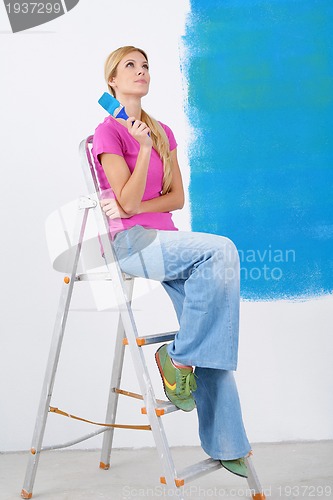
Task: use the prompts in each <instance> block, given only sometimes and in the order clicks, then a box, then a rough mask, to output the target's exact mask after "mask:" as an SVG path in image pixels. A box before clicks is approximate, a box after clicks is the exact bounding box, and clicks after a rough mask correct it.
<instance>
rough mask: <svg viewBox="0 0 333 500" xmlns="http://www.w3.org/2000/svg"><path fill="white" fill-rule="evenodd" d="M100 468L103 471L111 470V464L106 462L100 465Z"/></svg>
mask: <svg viewBox="0 0 333 500" xmlns="http://www.w3.org/2000/svg"><path fill="white" fill-rule="evenodd" d="M99 468H100V469H103V470H109V469H110V464H105V463H104V462H100V463H99Z"/></svg>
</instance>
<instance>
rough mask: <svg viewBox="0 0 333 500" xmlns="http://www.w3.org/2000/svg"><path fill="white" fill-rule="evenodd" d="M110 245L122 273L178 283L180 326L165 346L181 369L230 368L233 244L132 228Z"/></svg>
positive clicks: (234, 342) (235, 314) (235, 280)
mask: <svg viewBox="0 0 333 500" xmlns="http://www.w3.org/2000/svg"><path fill="white" fill-rule="evenodd" d="M114 246H115V250H116V253H117V255H118V258H119V262H120V265H121V268H122V269H123V270H124V271H125V272H127V273H129V274H132V275H134V276H142V277H147V278H150V279H155V280H158V281H161V282H170V283H171V282H175V283H176V282H178V284H180V283H181V282H182V281H183V286H184V292H185V298H184V303H183V308H182V312H181V315H180V317H179V326H180V328H179V332H178V333H177V335H176V337H175V340H174V342H173V343H172V344H170V346H169V348H168V351H169V354H170V356H171V357H173V358H174V359H175V360H177V361H178V362H180V363H183V364H185V365H193V366H200V367H203V368H217V369H223V370H235V369H236V367H237V352H238V321H239V259H238V253H237V250H236V248H235V246H234V244H233V243H232V242H231V241H230V240H229V239H228V238H224V237H222V236H218V235H212V234H208V233H192V232H182V231H158V230H154V229H144V228H142V227H141V226H135V227H133V228H131V229H129V230H126V231H123V232H122V233H120V234H119V235H117V237H116V239H115V242H114ZM175 280H176V281H175ZM178 280H180V281H178ZM176 309H177V307H176Z"/></svg>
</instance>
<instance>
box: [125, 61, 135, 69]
mask: <svg viewBox="0 0 333 500" xmlns="http://www.w3.org/2000/svg"><path fill="white" fill-rule="evenodd" d="M127 66H134V64H133V63H132V62H128V63H127V64H126V68H127Z"/></svg>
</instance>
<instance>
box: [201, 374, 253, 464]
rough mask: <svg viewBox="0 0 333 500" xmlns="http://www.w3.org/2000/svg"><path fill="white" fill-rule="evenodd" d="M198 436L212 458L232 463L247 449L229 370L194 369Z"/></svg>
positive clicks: (249, 448)
mask: <svg viewBox="0 0 333 500" xmlns="http://www.w3.org/2000/svg"><path fill="white" fill-rule="evenodd" d="M195 374H196V375H197V377H198V378H197V390H196V391H195V392H193V396H194V399H195V402H196V405H197V410H198V420H199V436H200V441H201V446H202V448H203V450H204V451H205V452H206V453H207V454H208V455H209V456H210V457H212V458H215V459H220V460H233V459H235V458H240V457H244V456H245V455H247V454H248V453H249V451H250V450H251V446H250V443H249V441H248V439H247V436H246V432H245V429H244V424H243V418H242V412H241V406H240V402H239V397H238V391H237V386H236V382H235V379H234V374H233V372H232V371H227V370H215V369H213V368H196V369H195Z"/></svg>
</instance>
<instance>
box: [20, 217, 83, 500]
mask: <svg viewBox="0 0 333 500" xmlns="http://www.w3.org/2000/svg"><path fill="white" fill-rule="evenodd" d="M87 217H88V209H86V210H84V211H83V212H81V216H80V217H78V220H77V227H76V234H77V231H78V229H79V234H78V238H77V239H75V240H74V241H78V244H77V246H76V252H75V256H74V261H73V267H72V272H71V277H70V279H69V281H68V282H67V280H66V282H65V283H64V284H63V287H62V291H61V294H60V300H59V306H58V312H57V316H56V320H55V325H54V330H53V337H52V342H51V348H50V353H49V358H48V362H47V366H46V372H45V377H44V383H43V387H42V392H41V397H40V402H39V407H38V413H37V418H36V423H35V430H34V434H33V438H32V444H31V449H30V452H31V454H30V456H29V460H28V466H27V470H26V474H25V479H24V483H23V488H22V491H21V497H22V498H31V497H32V490H33V486H34V482H35V477H36V472H37V467H38V463H39V457H40V452H41V449H42V443H43V438H44V432H45V427H46V421H47V416H48V412H49V406H50V400H51V396H52V391H53V386H54V381H55V375H56V371H57V366H58V361H59V356H60V350H61V345H62V341H63V337H64V332H65V327H66V322H67V316H68V310H69V305H70V301H71V297H72V292H73V286H74V282H75V275H76V270H77V266H78V261H79V257H80V252H81V246H82V240H83V235H84V230H85V226H86V222H87Z"/></svg>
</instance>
